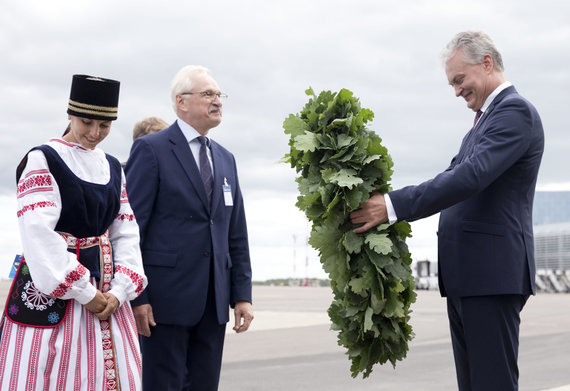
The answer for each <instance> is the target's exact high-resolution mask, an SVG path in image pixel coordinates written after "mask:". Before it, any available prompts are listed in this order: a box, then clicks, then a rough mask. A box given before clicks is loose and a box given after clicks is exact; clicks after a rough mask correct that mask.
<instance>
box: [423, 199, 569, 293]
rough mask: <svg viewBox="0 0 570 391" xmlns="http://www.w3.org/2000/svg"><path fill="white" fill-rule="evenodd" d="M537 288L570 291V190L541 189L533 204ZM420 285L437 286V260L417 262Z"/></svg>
mask: <svg viewBox="0 0 570 391" xmlns="http://www.w3.org/2000/svg"><path fill="white" fill-rule="evenodd" d="M533 225H534V258H535V262H536V288H537V290H538V291H541V292H554V293H570V191H537V192H536V193H535V197H534V205H533ZM414 264H415V268H416V270H415V273H414V274H415V279H416V288H418V289H437V262H434V261H429V260H424V261H417V262H414Z"/></svg>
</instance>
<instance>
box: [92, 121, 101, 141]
mask: <svg viewBox="0 0 570 391" xmlns="http://www.w3.org/2000/svg"><path fill="white" fill-rule="evenodd" d="M100 131H101V129H99V126H98V125H97V124H94V125H93V126H92V127H91V129H89V134H90V135H91V137H93V138H98V137H99V133H100Z"/></svg>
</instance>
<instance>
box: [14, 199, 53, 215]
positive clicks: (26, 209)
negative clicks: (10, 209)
mask: <svg viewBox="0 0 570 391" xmlns="http://www.w3.org/2000/svg"><path fill="white" fill-rule="evenodd" d="M47 207H50V208H57V205H56V204H55V203H53V202H51V201H40V202H36V203H34V204H30V205H25V206H24V207H23V208H22V209H20V210H19V211H18V212H16V214H17V215H18V217H22V216H23V215H24V213H26V212H29V211H31V210H34V209H36V208H47Z"/></svg>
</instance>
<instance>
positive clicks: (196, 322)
mask: <svg viewBox="0 0 570 391" xmlns="http://www.w3.org/2000/svg"><path fill="white" fill-rule="evenodd" d="M224 98H227V95H226V94H223V93H221V92H220V89H219V87H218V84H217V83H216V81H215V80H214V79H213V78H212V76H211V74H210V72H209V70H208V69H206V68H204V67H200V66H187V67H184V68H182V69H181V70H180V71H179V72H178V74H177V75H176V76H175V77H174V80H173V81H172V85H171V99H172V103H173V108H174V111H175V112H176V114H177V116H178V119H177V120H176V122H174V123H173V124H172V125H171V126H170V127H168V128H166V129H164V130H163V131H161V132H158V133H155V134H151V135H148V136H146V137H143V138H140V139H137V140H136V141H135V142H134V144H133V147H132V150H131V154H130V157H129V160H128V162H127V166H126V175H127V178H128V183H129V186H128V189H127V191H128V194H129V198H130V201H131V205H132V208H133V211H134V213H135V217H136V219H137V222H138V224H139V227H140V234H141V250H142V255H143V264H144V268H145V271H146V274H147V276H148V280H149V285H148V287H147V289H145V291H144V292H143V293H142V295H141V296H140V297H139V298H138V300H136V301H134V302H133V303H132V305H133V312H134V314H135V318H136V325H137V329H138V331H139V334H141V349H142V354H143V389H144V390H147V391H148V390H176V391H178V390H193V391H194V390H204V391H206V390H216V389H217V388H218V382H219V376H220V367H221V361H222V349H223V344H224V335H225V329H226V323H227V322H228V321H229V314H228V308H229V307H230V306H231V307H232V308H234V315H235V323H234V327H233V329H234V330H235V331H236V332H238V333H241V332H244V331H246V330H247V329H248V328H249V325H250V323H251V321H252V320H253V311H252V306H251V264H250V259H249V248H248V239H247V229H246V220H245V213H244V206H243V200H242V195H241V191H240V187H239V181H238V176H237V170H236V164H235V159H234V157H233V155H232V154H231V153H230V152H229V151H227V150H226V149H225V148H223V147H222V146H221V145H219V144H218V143H216V142H215V141H213V140H211V139H210V138H209V135H208V133H209V131H210V129H212V128H214V127H216V126H218V125H219V124H220V122H221V121H222V99H224Z"/></svg>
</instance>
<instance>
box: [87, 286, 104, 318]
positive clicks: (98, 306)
mask: <svg viewBox="0 0 570 391" xmlns="http://www.w3.org/2000/svg"><path fill="white" fill-rule="evenodd" d="M83 306H84V307H85V308H86V309H87V311H91V312H93V313H94V314H97V313H99V312H101V311H103V310H104V309H105V307H107V298H106V297H105V296H104V295H103V293H102V292H101V291H100V290H97V293H96V294H95V297H94V298H93V299H92V300H91V301H90V302H89V303H87V304H84V305H83Z"/></svg>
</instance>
